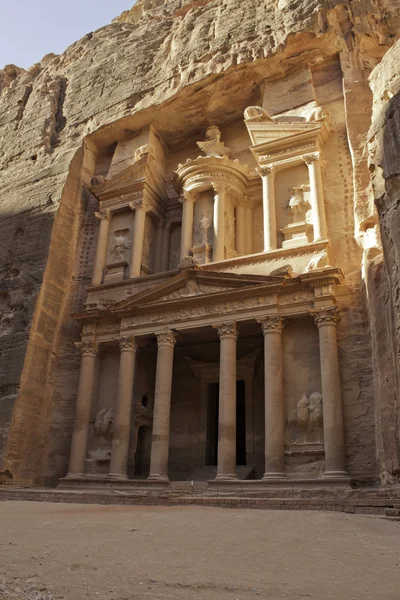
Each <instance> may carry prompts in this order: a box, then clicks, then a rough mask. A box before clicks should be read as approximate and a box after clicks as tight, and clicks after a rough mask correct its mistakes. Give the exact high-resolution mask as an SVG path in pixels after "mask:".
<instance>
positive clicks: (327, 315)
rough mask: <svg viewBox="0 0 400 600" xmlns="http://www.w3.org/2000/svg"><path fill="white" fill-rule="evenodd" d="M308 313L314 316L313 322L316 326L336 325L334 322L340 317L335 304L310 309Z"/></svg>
mask: <svg viewBox="0 0 400 600" xmlns="http://www.w3.org/2000/svg"><path fill="white" fill-rule="evenodd" d="M310 314H311V316H313V317H314V321H315V324H316V326H317V327H318V328H321V327H327V326H333V327H336V324H337V322H338V321H339V319H340V313H339V309H338V307H337V306H331V307H329V308H322V309H320V310H315V311H310Z"/></svg>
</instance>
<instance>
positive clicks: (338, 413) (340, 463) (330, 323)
mask: <svg viewBox="0 0 400 600" xmlns="http://www.w3.org/2000/svg"><path fill="white" fill-rule="evenodd" d="M312 314H313V316H314V320H315V323H316V325H317V327H318V332H319V352H320V360H321V385H322V410H323V419H324V448H325V474H324V476H325V477H343V476H346V475H347V473H346V457H345V443H344V428H343V410H342V397H341V389H340V374H339V357H338V349H337V338H336V324H337V322H338V319H339V317H338V310H337V307H336V306H332V307H329V308H326V309H321V310H318V311H315V312H313V313H312Z"/></svg>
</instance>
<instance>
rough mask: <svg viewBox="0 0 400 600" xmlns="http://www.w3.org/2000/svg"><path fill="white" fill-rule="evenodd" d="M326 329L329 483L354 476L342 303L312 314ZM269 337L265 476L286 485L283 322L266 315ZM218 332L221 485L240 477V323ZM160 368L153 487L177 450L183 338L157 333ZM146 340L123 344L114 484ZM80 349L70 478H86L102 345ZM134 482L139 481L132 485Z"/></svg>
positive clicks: (124, 458)
mask: <svg viewBox="0 0 400 600" xmlns="http://www.w3.org/2000/svg"><path fill="white" fill-rule="evenodd" d="M310 312H311V314H312V315H313V317H314V321H315V324H316V326H317V327H318V331H319V350H320V365H321V386H322V390H321V391H322V399H323V400H322V402H323V434H324V454H325V472H324V475H323V477H324V479H329V478H331V479H332V480H333V479H335V478H337V479H341V478H345V477H347V473H346V466H345V441H344V429H343V415H342V402H341V389H340V376H339V361H338V349H337V339H336V324H337V321H338V311H337V308H336V306H332V307H328V308H324V309H319V310H318V309H317V310H314V311H310ZM256 320H257V322H259V323H260V326H261V328H262V332H263V336H264V382H265V383H264V396H265V472H264V476H263V480H264V481H270V482H273V481H275V480H276V481H279V480H281V481H284V480H285V479H286V473H285V455H284V450H285V418H286V416H285V404H284V394H283V372H282V371H283V350H282V329H283V318H282V317H281V316H280V315H266V316H265V317H262V318H259V317H257V318H256ZM208 326H209V327H213V328H215V329H216V331H217V333H218V337H219V343H220V361H219V418H218V419H219V420H218V457H217V475H216V480H217V481H227V482H228V481H235V480H236V477H237V476H236V375H237V374H236V364H237V356H236V354H237V353H236V348H237V340H238V326H237V323H236V321H234V320H232V321H227V322H225V323H218V324H213V323H209V325H208ZM155 335H156V339H157V364H156V378H155V394H154V414H153V430H152V440H151V458H150V473H149V476H148V478H147V481H148V482H168V481H169V477H168V457H169V446H170V415H171V390H172V376H173V363H174V349H175V345H176V342H177V340H178V339H179V335H180V334H179V333H177V332H176V330H170V329H167V330H165V331H163V332H160V333H157V334H155ZM138 339H139V343H140V335H137V336H134V335H128V336H122V337H121V338H120V339H119V347H120V364H119V375H118V389H117V399H116V406H115V419H114V431H113V439H112V447H111V460H110V469H109V475H108V476H107V479H110V481H113V480H124V481H126V480H127V465H128V453H129V443H130V431H131V416H132V404H133V384H134V379H135V367H136V356H137V352H138V341H137V340H138ZM77 345H78V347H79V348H80V350H81V355H82V357H81V371H80V380H79V387H78V394H77V401H76V414H75V422H74V428H73V435H72V444H71V452H70V461H69V469H68V475H67V477H66V480H73V479H80V478H85V459H86V454H87V445H88V432H89V427H90V415H91V408H92V406H91V405H92V399H93V395H94V382H95V373H96V360H97V356H98V353H99V348H100V345H101V344H99V343H98V342H97V341H95V340H86V341H82V342H80V343H78V344H77ZM132 481H134V480H132Z"/></svg>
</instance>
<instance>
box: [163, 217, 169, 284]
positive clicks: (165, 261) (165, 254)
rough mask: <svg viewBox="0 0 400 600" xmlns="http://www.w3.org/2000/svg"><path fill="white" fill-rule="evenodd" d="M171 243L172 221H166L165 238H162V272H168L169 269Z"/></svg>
mask: <svg viewBox="0 0 400 600" xmlns="http://www.w3.org/2000/svg"><path fill="white" fill-rule="evenodd" d="M170 242H171V221H165V222H164V227H163V238H162V257H161V271H162V272H164V271H168V269H169V247H170Z"/></svg>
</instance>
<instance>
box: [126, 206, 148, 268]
mask: <svg viewBox="0 0 400 600" xmlns="http://www.w3.org/2000/svg"><path fill="white" fill-rule="evenodd" d="M130 207H131V208H132V209H133V210H134V211H135V218H134V221H133V240H132V256H131V265H130V269H129V277H140V272H141V268H142V254H143V239H144V226H145V222H146V208H145V206H144V203H143V201H142V200H138V201H135V202H131V204H130Z"/></svg>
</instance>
